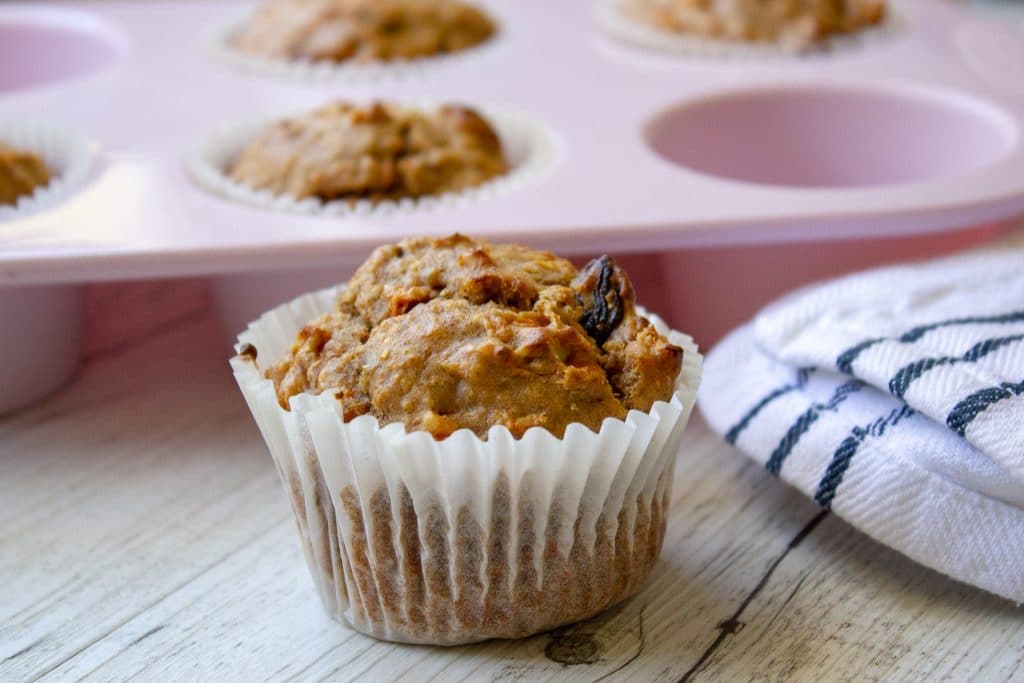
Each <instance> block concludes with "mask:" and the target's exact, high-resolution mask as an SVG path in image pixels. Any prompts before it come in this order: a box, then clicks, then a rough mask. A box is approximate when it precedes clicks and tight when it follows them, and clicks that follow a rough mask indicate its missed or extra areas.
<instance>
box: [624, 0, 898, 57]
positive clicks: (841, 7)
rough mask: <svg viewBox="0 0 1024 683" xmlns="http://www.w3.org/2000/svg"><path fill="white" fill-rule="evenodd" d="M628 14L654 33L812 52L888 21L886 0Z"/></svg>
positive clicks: (632, 4) (659, 8) (643, 3)
mask: <svg viewBox="0 0 1024 683" xmlns="http://www.w3.org/2000/svg"><path fill="white" fill-rule="evenodd" d="M623 11H624V12H625V14H626V15H627V16H628V17H630V18H632V19H635V20H637V21H639V22H641V23H644V24H646V25H648V26H651V27H653V28H656V29H659V30H663V31H668V32H671V33H680V34H687V35H692V36H695V37H699V38H710V39H718V40H728V41H735V42H747V43H777V44H779V45H781V46H784V47H789V48H795V49H807V48H809V47H812V46H813V45H814V44H815V43H819V42H821V41H822V40H824V39H826V38H828V37H830V36H833V35H840V34H845V33H853V32H855V31H858V30H860V29H862V28H865V27H868V26H873V25H876V24H878V23H880V22H881V21H882V19H884V18H885V12H886V8H885V2H884V0H624V2H623Z"/></svg>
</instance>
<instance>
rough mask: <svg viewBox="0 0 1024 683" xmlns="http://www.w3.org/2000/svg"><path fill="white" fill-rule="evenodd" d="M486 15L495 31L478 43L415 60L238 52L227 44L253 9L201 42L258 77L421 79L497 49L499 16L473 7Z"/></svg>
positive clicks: (357, 80)
mask: <svg viewBox="0 0 1024 683" xmlns="http://www.w3.org/2000/svg"><path fill="white" fill-rule="evenodd" d="M477 7H478V9H481V10H483V11H485V12H486V13H487V16H488V17H489V18H490V19H491V21H492V22H493V23H494V26H495V28H496V31H495V33H494V35H492V36H491V37H489V38H488V39H487V40H485V41H484V42H482V43H479V44H477V45H472V46H470V47H466V48H463V49H461V50H457V51H455V52H444V53H441V54H436V55H430V56H426V57H417V58H415V59H392V60H387V61H374V62H356V61H340V62H335V61H329V60H320V61H315V60H310V59H275V58H273V57H266V56H263V55H257V54H251V53H248V52H245V51H243V50H239V49H238V48H236V47H235V46H234V45H232V44H231V38H232V37H233V36H234V34H235V33H236V32H237V31H238V29H239V28H241V27H242V25H243V24H244V23H245V21H246V20H247V19H248V18H249V16H250V14H251V12H252V11H254V10H249V11H246V12H243V13H241V14H236V15H235V16H233V17H230V18H229V19H228V20H226V21H223V22H221V23H219V24H216V25H215V26H214V27H213V28H212V29H211V30H210V31H208V32H207V33H206V36H205V43H206V47H207V50H208V51H209V53H210V54H211V55H212V56H213V57H214V59H216V60H217V61H219V62H220V63H222V64H225V65H227V66H228V67H230V68H233V69H236V70H238V71H243V72H246V73H251V74H255V75H259V76H268V77H271V78H282V79H287V80H292V81H298V82H310V83H320V82H332V81H334V82H337V81H341V82H346V81H347V82H355V83H367V82H374V81H382V80H400V79H409V78H416V77H420V76H424V75H427V74H429V73H430V72H431V71H432V70H435V69H443V68H448V67H451V66H455V65H457V64H458V63H460V62H461V61H463V60H466V59H479V58H480V57H484V56H487V55H488V54H490V53H492V52H494V51H495V50H499V49H501V43H502V42H503V41H504V40H505V37H504V34H505V31H506V30H507V29H506V28H505V24H504V22H503V21H502V20H501V17H500V16H498V15H497V14H496V13H495V11H494V9H493V8H492V7H490V6H486V7H484V6H479V5H478V6H477Z"/></svg>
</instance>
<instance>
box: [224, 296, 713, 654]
mask: <svg viewBox="0 0 1024 683" xmlns="http://www.w3.org/2000/svg"><path fill="white" fill-rule="evenodd" d="M337 294H338V289H329V290H323V291H320V292H316V293H313V294H307V295H305V296H302V297H299V298H298V299H295V300H294V301H292V302H291V303H288V304H284V305H282V306H280V307H278V308H276V309H274V310H272V311H270V312H268V313H266V314H264V315H263V316H262V317H261V318H260V319H259V320H257V321H256V322H253V323H251V324H250V325H249V328H248V330H247V331H246V332H243V333H242V334H241V335H239V338H238V340H239V346H238V349H239V350H241V349H243V348H245V345H252V347H254V348H255V349H256V351H257V355H256V357H255V358H250V357H248V356H245V355H237V356H235V357H234V358H233V359H232V360H231V366H232V368H233V370H234V374H235V378H236V380H237V381H238V385H239V387H240V388H241V390H242V393H243V394H244V395H245V399H246V402H247V403H248V405H249V408H250V410H251V411H252V414H253V416H254V417H255V419H256V422H257V424H258V425H259V428H260V431H261V432H262V434H263V437H264V439H265V440H266V442H267V446H268V447H269V449H270V452H271V455H272V456H273V458H274V461H275V463H276V464H277V468H278V472H279V474H280V475H281V479H282V482H283V483H284V485H285V488H286V489H287V491H288V493H289V497H290V499H291V502H292V506H293V511H294V512H295V516H296V521H297V523H298V527H299V531H300V535H301V537H302V544H303V548H304V550H305V553H306V559H307V561H308V563H309V567H310V571H311V573H312V575H313V579H314V581H315V583H316V584H317V587H318V588H319V590H320V594H321V597H322V599H323V602H324V605H325V606H326V608H327V610H328V611H329V612H330V613H331V614H332V615H333V616H334V617H335V618H338V619H340V620H343V621H344V622H346V623H348V624H349V625H351V626H352V627H353V628H355V629H357V630H359V631H361V632H363V633H366V634H368V635H372V636H374V637H377V638H383V639H387V640H394V641H401V642H414V643H432V644H440V645H452V644H457V643H466V642H473V641H478V640H485V639H488V638H509V637H521V636H526V635H529V634H532V633H537V632H540V631H543V630H546V629H550V628H553V627H555V626H558V625H560V624H565V623H570V622H574V621H578V620H581V619H585V618H587V617H589V616H591V615H593V614H595V613H597V612H598V611H600V610H602V609H604V608H606V607H608V606H610V605H612V604H614V603H616V602H618V601H620V600H622V599H624V598H626V597H628V596H629V595H631V594H632V593H634V592H635V591H636V590H637V588H639V586H640V584H641V583H642V581H643V580H644V579H645V578H646V576H647V574H648V573H649V571H650V569H651V568H652V566H653V564H654V561H655V560H656V559H657V556H658V553H659V552H660V549H661V543H662V539H663V537H664V533H665V524H666V518H667V515H668V508H669V502H670V498H671V487H672V475H673V469H674V465H675V460H676V456H677V454H678V451H679V444H680V439H681V436H682V432H683V429H684V428H685V426H686V422H687V420H688V419H689V415H690V411H691V409H692V408H693V404H694V400H695V398H696V391H697V385H698V383H699V381H700V370H701V362H702V358H701V355H700V354H699V353H698V351H697V347H696V346H695V345H694V343H693V340H692V339H691V338H690V337H688V336H686V335H683V334H680V333H678V332H675V331H670V330H669V329H668V328H667V327H666V325H665V324H664V322H663V321H661V320H660V319H659V318H657V317H656V316H648V317H649V318H650V319H651V321H652V323H654V324H655V326H656V327H657V328H658V329H659V330H660V331H661V332H662V333H666V334H668V337H669V339H670V340H671V341H672V343H674V344H677V345H679V346H681V347H682V348H683V349H684V355H683V369H682V372H681V373H680V376H679V378H678V380H677V382H676V392H675V395H674V396H673V397H672V399H671V401H669V402H667V403H666V402H661V401H659V402H658V403H656V404H655V406H654V407H653V408H652V409H651V411H650V412H648V413H642V412H640V411H636V410H633V411H630V412H629V415H628V416H627V418H626V419H625V420H616V419H612V418H608V419H606V420H605V421H604V422H603V424H602V425H601V430H600V432H599V433H594V432H592V431H590V430H589V429H586V428H585V427H584V426H582V425H579V424H575V425H570V426H569V428H568V429H567V430H566V432H565V435H564V437H563V438H562V439H558V438H556V437H555V436H554V435H552V434H551V433H550V432H548V431H547V430H544V429H541V428H533V429H530V430H528V431H527V432H526V434H524V435H523V437H522V438H521V439H519V440H516V439H514V438H513V437H512V434H511V433H510V432H509V431H508V429H506V428H505V427H492V428H491V430H490V431H489V432H488V438H487V440H486V441H484V440H482V439H480V438H479V437H477V436H476V435H475V434H473V433H472V432H470V431H468V430H460V431H457V432H455V433H454V434H452V435H451V436H450V437H448V438H447V439H445V440H443V441H436V440H435V439H434V438H432V437H431V436H430V435H429V434H428V433H426V432H412V433H407V432H406V431H405V429H404V427H403V425H401V424H390V425H387V426H384V427H380V426H379V425H378V423H377V420H376V419H375V418H373V417H371V416H362V417H358V418H356V419H354V420H352V421H350V422H347V423H346V422H344V421H343V419H342V414H341V406H340V403H339V402H338V401H337V400H336V399H335V398H334V397H333V394H332V393H330V392H328V393H324V394H320V395H311V394H303V395H299V396H296V397H293V398H292V400H291V410H290V411H286V410H284V409H282V408H281V407H280V406H279V404H278V402H277V397H276V395H275V392H274V386H273V383H272V382H271V381H270V380H268V379H265V378H264V376H263V368H261V367H260V364H261V362H268V361H269V362H274V361H276V360H277V359H278V358H280V357H281V356H282V355H283V354H284V353H285V352H286V351H287V350H288V349H289V348H290V346H291V344H292V342H293V340H294V338H295V334H296V333H297V331H298V330H299V328H300V327H301V326H302V325H303V324H304V323H306V322H307V321H309V320H311V319H312V318H314V317H316V316H318V315H320V314H322V313H324V312H326V311H328V310H331V309H332V308H333V306H334V303H335V301H336V299H337Z"/></svg>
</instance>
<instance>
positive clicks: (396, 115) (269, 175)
mask: <svg viewBox="0 0 1024 683" xmlns="http://www.w3.org/2000/svg"><path fill="white" fill-rule="evenodd" d="M507 170H508V166H507V164H506V162H505V157H504V153H503V150H502V146H501V140H500V139H499V138H498V135H497V133H496V132H495V131H494V129H493V128H492V127H491V126H490V124H489V123H488V122H487V121H486V120H484V119H483V118H482V117H481V116H480V115H479V114H477V113H476V112H475V111H473V110H472V109H469V108H466V107H460V106H454V105H446V106H443V107H440V108H439V109H437V110H436V111H421V110H417V109H412V108H407V107H401V106H398V105H395V104H387V103H379V102H378V103H373V104H369V105H356V104H352V103H348V102H336V103H333V104H330V105H327V106H325V107H321V108H320V109H317V110H315V111H313V112H310V113H308V114H304V115H301V116H297V117H294V118H290V119H285V120H282V121H279V122H277V123H275V124H272V125H271V126H269V127H268V128H267V130H266V131H264V132H263V134H262V135H260V136H259V138H258V139H256V140H255V141H254V142H252V143H251V144H250V145H249V146H248V147H247V148H246V149H245V150H243V152H242V154H241V155H240V156H239V158H238V160H237V161H236V162H235V163H234V164H233V166H232V168H231V169H230V172H231V177H232V179H234V180H235V181H237V182H239V183H242V184H244V185H248V186H250V187H254V188H257V189H261V190H270V191H271V192H272V193H274V194H288V195H292V196H293V197H296V198H299V199H304V198H307V197H317V198H319V199H323V200H331V199H339V198H348V199H353V200H354V199H360V198H367V199H371V200H382V199H388V198H400V197H422V196H425V195H436V194H443V193H445V192H459V191H462V190H465V189H467V188H471V187H475V186H477V185H480V184H481V183H484V182H486V181H488V180H490V179H491V178H493V177H495V176H498V175H501V174H503V173H505V172H507Z"/></svg>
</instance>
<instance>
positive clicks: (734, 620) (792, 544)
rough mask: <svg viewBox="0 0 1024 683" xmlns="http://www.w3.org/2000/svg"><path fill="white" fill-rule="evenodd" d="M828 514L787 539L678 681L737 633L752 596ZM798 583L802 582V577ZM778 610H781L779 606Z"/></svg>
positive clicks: (685, 679)
mask: <svg viewBox="0 0 1024 683" xmlns="http://www.w3.org/2000/svg"><path fill="white" fill-rule="evenodd" d="M828 514H829V513H828V510H821V511H820V512H818V514H816V515H815V516H814V517H813V518H812V519H811V520H810V521H809V522H807V524H805V525H804V527H803V528H802V529H800V531H798V532H797V534H796V536H794V537H793V538H792V539H791V540H790V541H789V543H788V544H787V545H786V548H785V549H784V550H783V551H782V553H781V554H780V555H779V556H778V557H776V558H775V559H774V560H773V561H772V563H771V564H770V565H768V569H767V570H765V573H764V576H762V577H761V580H760V581H758V582H757V585H755V586H754V588H753V590H751V591H750V593H749V594H748V595H747V597H746V598H744V600H743V602H741V603H740V606H739V607H738V608H737V609H736V611H735V612H733V614H732V616H730V617H729V618H728V619H726V620H725V621H723V622H720V623H719V624H718V626H716V627H715V628H716V629H717V630H718V636H717V637H716V638H715V640H714V642H712V643H711V645H709V646H708V647H707V649H705V650H704V652H703V653H701V656H700V658H699V659H698V660H697V661H696V663H695V664H694V665H693V666H691V667H690V668H689V670H687V672H686V673H684V674H683V675H682V677H681V678H680V679H679V681H678V683H688V681H690V680H691V679H692V678H693V677H694V676H695V675H696V674H698V673H700V672H701V670H702V669H703V668H704V667H705V666H706V665H707V663H708V662H709V661H710V660H711V657H712V656H713V655H714V654H715V652H716V651H717V650H718V648H719V647H721V645H722V644H723V643H724V642H725V641H726V640H727V639H728V638H729V636H731V635H734V634H736V633H738V632H739V631H740V629H742V628H743V622H741V621H740V617H741V616H742V615H743V612H744V611H745V610H746V609H747V607H749V606H750V603H751V602H753V601H754V598H756V597H757V595H758V594H759V593H760V592H761V591H762V590H763V589H764V587H765V586H766V585H768V581H769V580H770V579H771V577H772V574H774V573H775V570H776V569H777V568H778V567H779V565H780V564H782V561H783V560H785V559H786V556H787V555H789V553H790V551H792V550H793V549H794V548H796V547H797V546H799V545H800V544H801V543H803V541H804V540H805V539H806V538H807V537H808V536H810V535H811V532H812V531H814V530H815V529H816V528H817V527H818V525H819V524H821V522H822V521H823V520H824V519H825V518H826V517H828ZM800 583H803V580H802V579H801V581H800ZM799 587H800V584H797V589H799ZM794 595H796V590H794V591H793V592H792V593H790V595H789V597H788V598H786V603H788V602H789V601H790V600H792V599H793V596H794ZM786 603H783V607H785V604H786ZM779 611H781V608H780V610H779ZM776 616H778V615H776ZM773 620H774V618H773Z"/></svg>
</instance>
